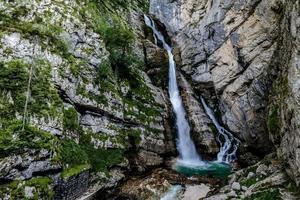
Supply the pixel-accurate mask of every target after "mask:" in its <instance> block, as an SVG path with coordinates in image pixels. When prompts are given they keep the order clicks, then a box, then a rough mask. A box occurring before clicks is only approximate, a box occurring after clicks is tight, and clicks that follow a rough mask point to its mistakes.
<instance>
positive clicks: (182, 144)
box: [144, 15, 203, 165]
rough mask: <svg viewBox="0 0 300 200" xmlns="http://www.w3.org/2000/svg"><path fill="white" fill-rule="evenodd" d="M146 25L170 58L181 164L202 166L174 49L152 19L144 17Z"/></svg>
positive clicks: (170, 89)
mask: <svg viewBox="0 0 300 200" xmlns="http://www.w3.org/2000/svg"><path fill="white" fill-rule="evenodd" d="M144 18H145V23H146V25H147V26H149V27H150V28H151V29H152V30H153V32H154V36H155V37H156V38H155V40H159V41H161V42H162V44H163V47H164V49H165V50H166V51H167V52H168V56H169V95H170V100H171V104H172V107H173V110H174V112H175V115H176V127H177V131H178V138H177V150H178V152H179V156H180V160H179V161H178V162H179V163H181V164H185V165H201V164H203V162H202V161H201V158H200V156H199V155H198V153H197V151H196V148H195V144H194V142H193V141H192V139H191V136H190V126H189V124H188V122H187V119H186V112H185V110H184V107H183V103H182V100H181V97H180V94H179V90H178V85H177V80H176V65H175V61H174V56H173V54H172V48H171V47H170V46H169V45H168V44H167V43H166V41H165V38H164V36H163V35H162V34H161V33H160V32H159V31H158V30H157V28H156V26H155V23H154V21H153V20H152V19H150V18H149V17H147V16H146V15H144Z"/></svg>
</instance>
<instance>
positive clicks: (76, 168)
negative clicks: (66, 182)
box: [61, 164, 90, 179]
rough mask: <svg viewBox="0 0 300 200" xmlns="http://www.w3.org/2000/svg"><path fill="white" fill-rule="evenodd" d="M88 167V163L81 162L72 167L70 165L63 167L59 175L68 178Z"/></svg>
mask: <svg viewBox="0 0 300 200" xmlns="http://www.w3.org/2000/svg"><path fill="white" fill-rule="evenodd" d="M88 169H90V165H89V164H83V165H76V166H74V167H70V168H67V169H65V170H64V171H63V172H62V173H61V177H62V178H64V179H68V178H69V177H72V176H76V175H77V174H80V173H81V172H83V171H85V170H88Z"/></svg>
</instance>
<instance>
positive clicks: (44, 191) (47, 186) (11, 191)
mask: <svg viewBox="0 0 300 200" xmlns="http://www.w3.org/2000/svg"><path fill="white" fill-rule="evenodd" d="M52 184H53V181H52V180H51V179H50V178H48V177H40V178H33V179H30V180H27V181H13V182H11V183H9V184H4V185H0V197H1V198H4V195H5V194H7V195H10V199H25V187H32V188H33V190H32V193H33V199H35V200H38V199H53V197H54V191H53V188H52V187H51V185H52Z"/></svg>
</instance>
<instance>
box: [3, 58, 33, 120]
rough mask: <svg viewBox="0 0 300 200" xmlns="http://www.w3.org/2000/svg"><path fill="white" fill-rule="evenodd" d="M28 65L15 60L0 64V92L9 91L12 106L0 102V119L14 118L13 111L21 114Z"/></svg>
mask: <svg viewBox="0 0 300 200" xmlns="http://www.w3.org/2000/svg"><path fill="white" fill-rule="evenodd" d="M27 67H28V65H26V64H25V63H23V62H21V61H19V60H16V61H11V62H9V63H3V62H0V91H2V92H4V91H7V92H8V91H10V92H11V93H10V94H11V97H12V99H13V100H14V104H9V103H7V102H1V105H0V107H1V108H2V109H1V110H0V117H1V118H7V117H9V118H10V117H12V116H14V113H15V111H18V112H21V111H22V110H23V108H24V104H25V95H24V92H25V91H26V85H27V78H28V73H27V71H26V68H27Z"/></svg>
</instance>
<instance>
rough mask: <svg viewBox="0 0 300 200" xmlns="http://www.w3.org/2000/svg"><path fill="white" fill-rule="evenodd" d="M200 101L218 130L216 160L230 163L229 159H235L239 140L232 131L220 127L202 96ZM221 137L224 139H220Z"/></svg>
mask: <svg viewBox="0 0 300 200" xmlns="http://www.w3.org/2000/svg"><path fill="white" fill-rule="evenodd" d="M201 103H202V105H203V107H204V109H205V112H206V114H207V115H208V116H209V118H210V119H211V120H212V122H213V124H214V125H215V127H216V128H217V130H218V133H219V135H218V136H217V140H218V142H219V144H220V146H221V147H220V152H219V153H218V156H217V162H226V163H230V162H231V161H233V160H235V159H236V151H237V149H238V146H239V143H240V141H239V140H238V139H236V138H235V137H234V136H233V135H232V133H230V132H229V131H227V130H226V129H225V128H224V127H222V126H221V125H220V124H219V122H218V120H217V119H216V117H215V115H214V112H213V111H212V109H211V108H210V107H208V105H207V104H206V102H205V100H204V98H203V97H201ZM221 137H222V138H223V140H224V141H222V140H221Z"/></svg>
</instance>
